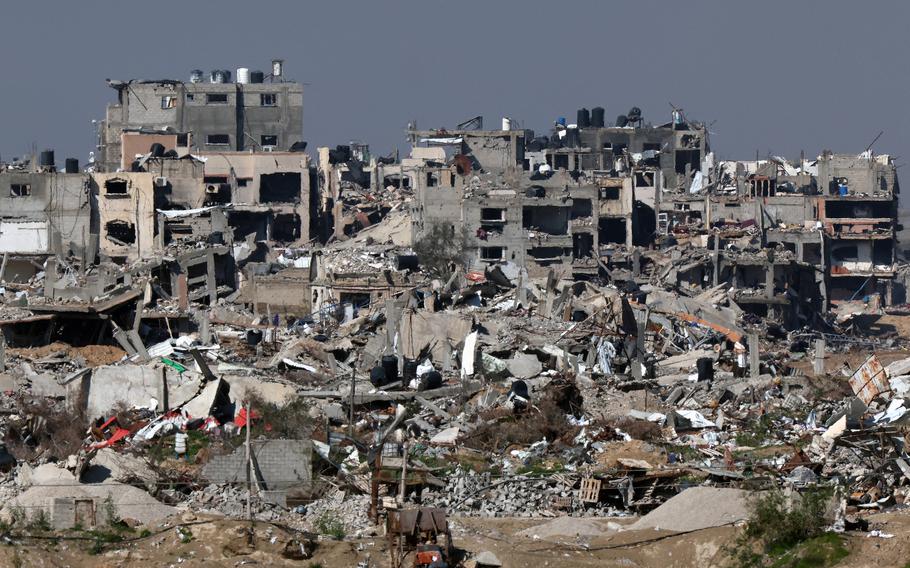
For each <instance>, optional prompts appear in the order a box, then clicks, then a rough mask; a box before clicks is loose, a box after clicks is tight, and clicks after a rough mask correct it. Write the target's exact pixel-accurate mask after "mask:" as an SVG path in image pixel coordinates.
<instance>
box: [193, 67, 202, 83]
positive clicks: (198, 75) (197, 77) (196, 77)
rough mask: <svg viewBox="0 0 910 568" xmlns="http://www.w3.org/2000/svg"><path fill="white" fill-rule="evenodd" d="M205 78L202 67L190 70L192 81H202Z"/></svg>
mask: <svg viewBox="0 0 910 568" xmlns="http://www.w3.org/2000/svg"><path fill="white" fill-rule="evenodd" d="M204 78H205V73H203V72H202V69H193V70H192V71H190V83H201V82H202V81H203V80H204Z"/></svg>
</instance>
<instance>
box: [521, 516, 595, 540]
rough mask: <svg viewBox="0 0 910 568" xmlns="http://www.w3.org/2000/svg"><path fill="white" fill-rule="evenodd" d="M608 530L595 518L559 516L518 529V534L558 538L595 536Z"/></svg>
mask: <svg viewBox="0 0 910 568" xmlns="http://www.w3.org/2000/svg"><path fill="white" fill-rule="evenodd" d="M607 532H608V529H607V527H606V525H604V524H601V523H600V522H598V521H597V520H595V519H590V518H577V517H559V518H556V519H553V520H552V521H549V522H546V523H543V524H541V525H537V526H534V527H531V528H529V529H525V530H523V531H520V532H519V533H517V534H518V536H524V537H528V538H535V537H536V538H542V539H550V538H559V537H572V538H575V537H595V536H603V535H604V534H606V533H607Z"/></svg>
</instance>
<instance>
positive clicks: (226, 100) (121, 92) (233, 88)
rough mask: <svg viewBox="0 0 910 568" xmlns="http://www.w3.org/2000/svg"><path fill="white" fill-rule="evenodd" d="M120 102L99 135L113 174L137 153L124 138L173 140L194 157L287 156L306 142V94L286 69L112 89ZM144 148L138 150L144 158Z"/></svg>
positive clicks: (198, 74)
mask: <svg viewBox="0 0 910 568" xmlns="http://www.w3.org/2000/svg"><path fill="white" fill-rule="evenodd" d="M108 84H109V85H110V87H111V88H113V89H114V90H116V91H117V101H116V102H115V103H111V104H110V105H108V107H107V112H106V116H105V120H104V121H103V122H102V124H101V125H100V128H99V147H100V163H99V164H98V167H100V168H102V169H104V170H105V171H116V170H117V169H118V168H121V167H122V164H123V163H125V162H128V161H132V160H133V159H135V154H134V153H130V152H135V151H136V148H135V147H134V146H132V145H131V144H130V142H131V139H130V137H128V136H127V137H125V138H124V137H122V136H121V134H122V133H123V132H139V133H144V134H154V135H156V136H160V137H161V139H160V140H156V141H157V142H160V143H165V144H166V145H167V146H168V147H171V145H170V144H167V142H168V141H169V140H170V138H171V137H172V136H173V137H174V138H175V139H174V145H175V146H177V147H186V148H192V149H193V150H194V151H209V152H220V151H243V150H250V149H252V150H256V151H269V150H274V149H280V150H288V149H290V148H291V147H292V146H293V145H294V144H297V143H301V142H302V140H303V135H302V134H303V86H302V85H301V84H300V83H296V82H291V81H286V80H285V77H284V74H283V62H282V61H281V60H275V61H274V62H273V63H272V70H271V73H269V74H268V75H266V74H265V73H264V72H262V71H250V70H249V69H247V68H240V69H237V73H236V75H235V76H234V81H231V72H230V71H227V70H215V71H212V72H211V73H210V74H209V76H208V78H207V80H206V77H205V76H204V74H203V72H202V71H198V70H196V71H193V72H192V73H191V76H190V80H189V82H184V81H175V80H158V81H147V80H133V81H109V82H108ZM146 150H147V148H144V149H143V148H140V149H139V153H144V152H145V151H146Z"/></svg>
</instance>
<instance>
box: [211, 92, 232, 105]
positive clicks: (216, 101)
mask: <svg viewBox="0 0 910 568" xmlns="http://www.w3.org/2000/svg"><path fill="white" fill-rule="evenodd" d="M227 102H228V96H227V93H209V94H207V95H206V96H205V104H207V105H225V104H227Z"/></svg>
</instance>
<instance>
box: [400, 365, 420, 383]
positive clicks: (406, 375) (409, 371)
mask: <svg viewBox="0 0 910 568" xmlns="http://www.w3.org/2000/svg"><path fill="white" fill-rule="evenodd" d="M396 364H397V361H396ZM401 374H402V377H401V378H402V379H404V380H405V382H410V381H411V379H416V378H417V361H412V360H411V359H405V360H404V365H403V366H402V369H401Z"/></svg>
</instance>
